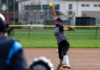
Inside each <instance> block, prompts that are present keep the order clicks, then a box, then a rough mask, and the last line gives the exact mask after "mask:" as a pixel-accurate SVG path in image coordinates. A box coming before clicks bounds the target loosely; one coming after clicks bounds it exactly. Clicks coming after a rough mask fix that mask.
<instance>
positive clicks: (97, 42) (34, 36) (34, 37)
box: [13, 29, 100, 48]
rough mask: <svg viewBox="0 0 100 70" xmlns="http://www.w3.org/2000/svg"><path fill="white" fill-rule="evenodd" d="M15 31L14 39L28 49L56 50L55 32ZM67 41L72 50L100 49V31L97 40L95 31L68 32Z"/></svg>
mask: <svg viewBox="0 0 100 70" xmlns="http://www.w3.org/2000/svg"><path fill="white" fill-rule="evenodd" d="M28 34H29V32H28V31H15V32H14V36H13V37H14V38H15V39H17V40H19V41H20V42H21V43H22V45H23V47H28V48H37V47H39V48H56V47H57V42H56V39H55V37H54V33H53V30H47V31H31V33H30V37H29V35H28ZM66 36H67V40H68V41H69V43H70V45H71V47H72V48H100V30H98V33H97V38H96V30H95V29H76V30H75V31H74V32H66Z"/></svg>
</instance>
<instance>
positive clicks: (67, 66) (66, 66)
mask: <svg viewBox="0 0 100 70" xmlns="http://www.w3.org/2000/svg"><path fill="white" fill-rule="evenodd" d="M62 67H63V68H68V69H71V66H70V65H63V66H62Z"/></svg>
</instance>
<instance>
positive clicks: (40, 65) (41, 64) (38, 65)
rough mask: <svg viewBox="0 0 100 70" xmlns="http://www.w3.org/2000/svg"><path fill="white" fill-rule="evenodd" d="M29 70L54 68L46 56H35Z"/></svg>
mask: <svg viewBox="0 0 100 70" xmlns="http://www.w3.org/2000/svg"><path fill="white" fill-rule="evenodd" d="M29 70H54V68H53V64H52V63H51V61H50V60H48V59H47V58H46V57H39V58H35V59H34V61H33V63H32V64H31V66H30V68H29Z"/></svg>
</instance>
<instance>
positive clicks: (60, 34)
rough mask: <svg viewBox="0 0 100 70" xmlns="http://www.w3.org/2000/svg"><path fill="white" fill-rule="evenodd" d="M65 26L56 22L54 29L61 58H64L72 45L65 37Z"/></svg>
mask: <svg viewBox="0 0 100 70" xmlns="http://www.w3.org/2000/svg"><path fill="white" fill-rule="evenodd" d="M63 28H64V27H63V26H62V25H59V24H56V28H55V30H54V34H55V37H56V40H57V43H58V53H59V58H60V59H63V56H64V55H66V53H67V51H68V49H69V47H70V45H69V43H68V41H67V38H66V37H65V33H64V30H63Z"/></svg>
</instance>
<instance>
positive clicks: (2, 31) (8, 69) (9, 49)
mask: <svg viewBox="0 0 100 70" xmlns="http://www.w3.org/2000/svg"><path fill="white" fill-rule="evenodd" d="M4 21H5V18H4V16H3V15H2V14H0V70H28V69H27V64H26V60H25V57H24V53H23V49H22V46H21V44H20V43H19V42H18V41H16V40H14V39H12V38H9V37H8V36H6V32H7V30H8V27H6V24H5V23H4Z"/></svg>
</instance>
